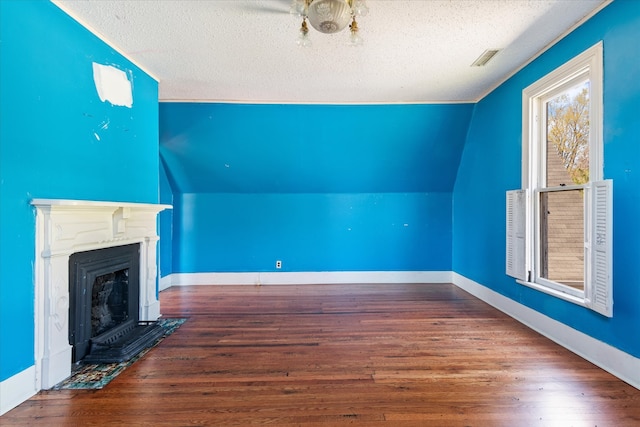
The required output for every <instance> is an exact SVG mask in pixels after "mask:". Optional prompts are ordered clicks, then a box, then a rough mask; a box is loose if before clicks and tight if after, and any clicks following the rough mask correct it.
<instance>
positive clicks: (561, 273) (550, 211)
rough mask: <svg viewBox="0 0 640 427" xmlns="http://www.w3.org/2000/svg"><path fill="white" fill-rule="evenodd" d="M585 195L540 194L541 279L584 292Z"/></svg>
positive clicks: (573, 193) (572, 192) (572, 191)
mask: <svg viewBox="0 0 640 427" xmlns="http://www.w3.org/2000/svg"><path fill="white" fill-rule="evenodd" d="M584 253H585V248H584V191H583V190H567V191H554V192H542V193H540V276H541V277H543V278H545V279H547V280H551V281H554V282H557V283H560V284H563V285H567V286H571V287H572V288H576V289H580V290H584Z"/></svg>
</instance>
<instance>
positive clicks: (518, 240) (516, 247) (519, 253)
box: [506, 190, 527, 280]
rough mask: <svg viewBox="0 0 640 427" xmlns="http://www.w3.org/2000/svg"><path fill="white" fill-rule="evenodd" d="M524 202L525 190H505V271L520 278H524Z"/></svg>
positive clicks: (525, 199)
mask: <svg viewBox="0 0 640 427" xmlns="http://www.w3.org/2000/svg"><path fill="white" fill-rule="evenodd" d="M526 202H527V192H526V190H511V191H507V218H506V219H507V230H506V232H507V233H506V234H507V245H506V272H507V275H508V276H511V277H515V278H516V279H520V280H526V263H525V249H526V247H525V243H526V242H525V233H526Z"/></svg>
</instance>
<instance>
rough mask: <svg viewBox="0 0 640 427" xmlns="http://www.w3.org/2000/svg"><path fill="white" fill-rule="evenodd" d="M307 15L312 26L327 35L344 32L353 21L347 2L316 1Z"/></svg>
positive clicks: (340, 0) (338, 0) (336, 0)
mask: <svg viewBox="0 0 640 427" xmlns="http://www.w3.org/2000/svg"><path fill="white" fill-rule="evenodd" d="M307 14H308V15H307V17H308V18H309V23H310V24H311V26H312V27H313V28H315V29H316V30H318V31H320V32H321V33H325V34H332V33H337V32H339V31H342V30H344V29H345V27H346V26H347V25H348V24H349V21H351V8H350V7H349V4H348V3H347V1H346V0H314V1H313V2H312V3H311V4H310V5H309V10H308V12H307Z"/></svg>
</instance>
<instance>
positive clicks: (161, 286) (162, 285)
mask: <svg viewBox="0 0 640 427" xmlns="http://www.w3.org/2000/svg"><path fill="white" fill-rule="evenodd" d="M170 287H171V275H168V276H164V277H161V278H160V279H159V280H158V292H161V291H164V290H165V289H168V288H170Z"/></svg>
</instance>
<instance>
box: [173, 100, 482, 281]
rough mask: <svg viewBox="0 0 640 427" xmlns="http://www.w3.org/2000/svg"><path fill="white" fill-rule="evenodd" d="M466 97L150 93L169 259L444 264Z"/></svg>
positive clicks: (194, 268) (296, 265)
mask: <svg viewBox="0 0 640 427" xmlns="http://www.w3.org/2000/svg"><path fill="white" fill-rule="evenodd" d="M472 108H473V107H472V105H470V104H460V105H376V106H374V105H371V106H336V105H238V104H180V103H166V104H161V105H160V126H161V131H160V151H161V155H162V158H163V161H164V163H165V164H166V165H167V167H168V169H169V172H170V173H169V175H170V176H171V177H172V182H173V186H174V190H175V194H176V195H177V196H176V203H175V212H174V250H173V272H174V273H192V272H248V271H272V270H275V261H276V260H282V262H283V268H282V270H283V271H363V270H376V271H377V270H388V271H398V270H429V271H438V270H446V271H448V270H450V269H451V237H452V235H451V218H452V215H451V192H452V190H453V184H454V181H455V177H456V172H457V167H458V162H459V159H460V155H461V153H462V148H463V144H464V138H465V136H466V129H467V124H468V121H469V119H470V117H471V111H472Z"/></svg>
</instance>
